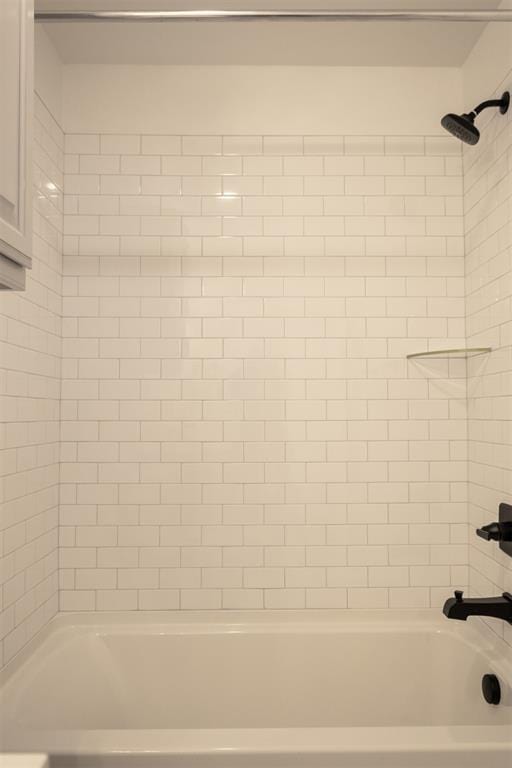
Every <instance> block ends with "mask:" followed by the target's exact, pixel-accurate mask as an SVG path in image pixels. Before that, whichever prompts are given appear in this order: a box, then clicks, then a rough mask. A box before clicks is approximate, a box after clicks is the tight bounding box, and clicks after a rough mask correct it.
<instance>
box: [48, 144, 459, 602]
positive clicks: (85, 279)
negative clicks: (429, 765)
mask: <svg viewBox="0 0 512 768" xmlns="http://www.w3.org/2000/svg"><path fill="white" fill-rule="evenodd" d="M65 170H66V176H65V192H66V195H65V238H64V253H65V257H64V274H65V276H64V280H63V292H64V299H63V303H64V306H63V315H64V319H63V380H62V403H61V419H62V424H61V439H62V453H61V462H62V463H61V541H60V544H61V550H60V557H61V559H60V566H61V602H60V606H61V609H62V610H63V611H68V610H94V609H97V610H110V609H167V608H173V609H174V608H181V609H191V608H303V607H307V608H324V607H328V608H331V607H332V608H345V607H349V608H359V607H369V608H381V607H391V608H396V607H411V606H412V607H424V606H430V605H435V606H438V605H439V604H440V603H441V602H442V601H443V600H444V599H445V598H446V596H447V593H449V592H450V591H451V590H452V589H453V588H454V587H464V586H465V585H467V584H468V568H467V555H468V549H467V507H466V501H467V500H466V487H467V486H466V479H467V478H466V470H467V456H466V446H467V441H466V437H467V435H466V369H465V361H464V360H457V359H449V358H443V359H440V360H436V361H432V360H430V361H428V363H427V362H425V361H415V362H413V361H407V360H406V355H407V353H410V352H418V351H422V350H426V349H436V348H439V347H441V348H446V347H447V346H448V347H458V346H464V345H465V326H464V315H465V312H464V255H463V254H464V237H463V235H464V232H463V216H462V214H463V211H462V202H463V198H462V167H461V154H460V145H459V143H458V142H455V141H454V140H453V139H451V138H450V137H447V138H446V139H445V138H440V137H413V136H411V137H408V136H405V137H394V136H385V137H375V136H373V137H367V136H344V137H343V136H172V135H169V136H154V135H142V136H138V135H110V134H109V135H67V136H66V157H65Z"/></svg>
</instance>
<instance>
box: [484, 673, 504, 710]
mask: <svg viewBox="0 0 512 768" xmlns="http://www.w3.org/2000/svg"><path fill="white" fill-rule="evenodd" d="M482 693H483V696H484V699H485V700H486V702H487V703H488V704H499V703H500V701H501V688H500V681H499V680H498V678H497V677H496V675H484V676H483V677H482Z"/></svg>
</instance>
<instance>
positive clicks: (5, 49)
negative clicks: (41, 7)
mask: <svg viewBox="0 0 512 768" xmlns="http://www.w3.org/2000/svg"><path fill="white" fill-rule="evenodd" d="M33 19H34V8H33V0H0V288H12V289H18V290H19V289H23V288H24V286H25V269H26V268H27V267H28V268H30V266H31V258H30V256H31V248H32V231H31V219H32V215H31V214H32V182H31V145H32V101H33V58H34V53H33V51H34V31H33V29H34V28H33V24H34V21H33Z"/></svg>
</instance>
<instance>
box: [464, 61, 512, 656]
mask: <svg viewBox="0 0 512 768" xmlns="http://www.w3.org/2000/svg"><path fill="white" fill-rule="evenodd" d="M511 76H512V72H511V73H509V76H508V78H507V79H506V82H508V83H510V82H511ZM502 91H503V88H501V89H499V88H498V89H497V93H499V94H501V92H502ZM464 170H465V195H464V200H465V228H466V254H467V255H466V275H467V277H466V292H467V334H468V343H469V344H470V345H471V346H475V345H478V346H482V345H485V346H489V347H491V348H492V350H493V351H492V353H491V354H490V355H488V356H485V357H484V358H474V359H473V360H471V361H469V363H468V407H469V412H468V438H469V478H468V479H469V521H470V524H471V528H473V529H474V528H476V527H479V526H481V525H485V524H486V523H488V522H492V521H493V520H495V519H497V510H498V505H499V504H500V502H502V501H508V502H509V503H511V500H512V462H511V455H512V454H511V445H512V431H511V429H512V427H511V425H512V407H511V406H512V402H511V398H510V394H511V381H512V335H511V331H512V300H511V299H512V271H511V256H512V114H511V113H510V112H509V114H508V115H507V116H506V118H503V117H502V116H501V115H499V114H496V115H494V116H492V118H491V119H490V120H487V121H486V123H485V129H484V130H483V131H482V139H481V143H480V144H479V145H478V146H477V147H475V151H473V152H470V151H469V150H468V151H467V152H465V153H464ZM470 542H471V546H470V549H469V563H470V585H471V589H472V591H473V592H474V593H475V594H479V595H492V594H499V593H500V592H503V591H504V590H508V591H509V592H512V560H511V559H510V558H509V557H507V556H506V555H505V554H504V553H503V552H501V551H500V550H499V549H498V548H497V546H496V545H494V546H493V544H489V543H487V542H484V541H482V540H481V539H478V538H476V537H474V536H471V539H470ZM489 625H490V626H491V627H492V629H493V630H494V631H497V632H500V633H502V632H503V633H505V637H506V638H507V639H508V641H509V643H510V644H511V645H512V627H509V626H508V625H506V624H505V623H498V622H489Z"/></svg>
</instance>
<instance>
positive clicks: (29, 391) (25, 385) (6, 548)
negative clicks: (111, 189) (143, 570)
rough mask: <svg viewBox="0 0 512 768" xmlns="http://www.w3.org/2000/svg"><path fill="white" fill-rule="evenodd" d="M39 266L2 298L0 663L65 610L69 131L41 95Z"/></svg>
mask: <svg viewBox="0 0 512 768" xmlns="http://www.w3.org/2000/svg"><path fill="white" fill-rule="evenodd" d="M34 133H35V135H34V155H33V157H34V159H33V168H34V186H35V189H34V218H33V229H34V237H33V254H32V255H33V269H32V270H31V271H29V272H27V289H26V291H25V292H23V293H18V292H8V291H2V293H1V296H0V391H1V395H2V415H1V419H0V421H1V425H0V468H1V471H0V475H1V476H2V482H1V488H2V491H1V509H0V666H1V665H2V664H3V663H6V662H7V661H8V660H9V659H10V658H11V657H12V656H13V655H14V654H15V653H17V651H18V650H20V648H21V647H22V646H23V645H25V643H26V642H28V641H29V640H30V639H31V638H32V637H33V636H34V635H35V634H36V632H37V631H38V630H39V629H40V628H41V627H42V626H43V625H44V624H45V623H46V622H47V621H48V620H49V619H50V618H51V617H52V616H53V615H54V614H55V613H56V612H57V608H58V597H57V589H58V576H57V571H58V554H57V546H58V533H57V526H58V494H59V489H58V482H59V449H58V444H59V395H60V352H61V281H62V231H63V166H64V162H63V161H64V137H63V134H62V131H61V129H60V127H59V126H58V125H57V123H56V122H55V120H54V118H53V117H52V115H51V114H50V113H49V112H48V110H47V109H46V107H45V106H44V104H43V103H42V101H40V100H39V99H38V97H37V96H36V99H35V116H34Z"/></svg>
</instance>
